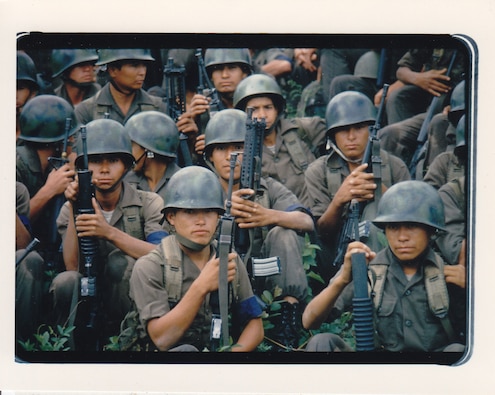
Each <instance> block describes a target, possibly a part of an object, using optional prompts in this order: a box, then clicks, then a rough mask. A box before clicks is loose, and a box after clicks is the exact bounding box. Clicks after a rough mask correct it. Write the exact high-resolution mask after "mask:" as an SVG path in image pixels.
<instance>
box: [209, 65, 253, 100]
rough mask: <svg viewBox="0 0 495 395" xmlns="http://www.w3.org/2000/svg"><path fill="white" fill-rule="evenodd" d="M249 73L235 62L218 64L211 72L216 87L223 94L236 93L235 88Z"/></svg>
mask: <svg viewBox="0 0 495 395" xmlns="http://www.w3.org/2000/svg"><path fill="white" fill-rule="evenodd" d="M246 77H247V74H246V73H244V71H242V69H241V68H240V67H239V66H238V65H237V64H235V63H226V64H222V65H217V66H215V68H214V69H213V72H212V73H211V80H212V82H213V85H214V86H215V89H216V90H217V91H218V92H220V93H223V94H226V93H231V94H234V91H235V88H237V85H239V82H241V81H242V80H243V79H244V78H246Z"/></svg>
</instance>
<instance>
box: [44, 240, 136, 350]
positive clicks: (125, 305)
mask: <svg viewBox="0 0 495 395" xmlns="http://www.w3.org/2000/svg"><path fill="white" fill-rule="evenodd" d="M135 262H136V260H135V259H134V258H131V257H129V256H128V255H124V254H123V253H122V252H121V251H120V250H114V251H112V252H111V253H110V254H109V256H108V259H107V260H106V263H105V267H104V270H103V274H102V276H101V278H97V280H96V281H97V285H96V291H97V295H98V296H97V299H96V300H97V301H98V302H97V303H98V307H99V310H98V318H97V319H98V322H100V323H101V325H102V328H101V329H102V330H101V333H102V334H103V335H104V336H114V335H118V334H119V332H120V323H121V321H122V320H123V319H124V317H125V315H126V314H127V312H128V311H129V310H130V308H131V299H130V297H129V279H130V277H131V273H132V268H133V267H134V263H135ZM82 277H83V275H82V274H80V273H79V272H77V271H65V272H62V273H60V274H58V275H57V277H55V278H54V280H53V281H52V284H51V285H50V292H51V293H52V294H53V310H54V319H55V324H57V325H62V326H71V325H75V324H76V323H79V325H84V324H85V323H84V321H81V319H82V320H84V319H85V318H84V317H79V318H78V320H77V321H76V313H77V308H78V303H80V301H81V297H80V293H81V278H82ZM88 301H89V300H88ZM106 340H107V339H104V341H106ZM76 343H77V342H76ZM74 345H75V343H74V341H72V344H71V347H74Z"/></svg>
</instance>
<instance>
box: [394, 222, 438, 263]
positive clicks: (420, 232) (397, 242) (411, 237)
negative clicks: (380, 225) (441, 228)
mask: <svg viewBox="0 0 495 395" xmlns="http://www.w3.org/2000/svg"><path fill="white" fill-rule="evenodd" d="M385 235H386V236H387V240H388V243H389V246H390V249H391V250H392V252H393V253H394V255H395V256H396V257H397V258H399V260H401V261H410V260H413V259H416V258H417V257H418V256H419V255H420V254H421V253H422V252H423V251H424V250H425V249H426V248H427V247H428V244H429V242H430V231H429V230H428V229H427V228H426V227H424V226H421V225H420V224H415V223H408V222H404V223H397V224H388V225H387V226H386V227H385Z"/></svg>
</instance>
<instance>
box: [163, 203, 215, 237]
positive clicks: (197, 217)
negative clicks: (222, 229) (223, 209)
mask: <svg viewBox="0 0 495 395" xmlns="http://www.w3.org/2000/svg"><path fill="white" fill-rule="evenodd" d="M218 218H219V214H218V212H217V211H216V210H210V209H180V210H177V211H176V212H175V213H174V212H170V213H168V214H167V220H168V222H169V223H170V225H172V226H173V227H174V228H175V231H176V232H177V234H179V235H181V236H183V237H185V238H186V239H188V240H191V241H193V242H195V243H198V244H203V245H207V244H209V243H210V241H211V239H212V238H213V236H214V235H215V230H216V229H217V224H218Z"/></svg>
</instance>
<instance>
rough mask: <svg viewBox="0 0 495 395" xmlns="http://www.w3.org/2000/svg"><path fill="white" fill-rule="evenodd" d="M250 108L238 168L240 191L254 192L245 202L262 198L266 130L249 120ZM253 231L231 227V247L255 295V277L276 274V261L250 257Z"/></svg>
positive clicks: (263, 125)
mask: <svg viewBox="0 0 495 395" xmlns="http://www.w3.org/2000/svg"><path fill="white" fill-rule="evenodd" d="M252 115H253V108H250V107H249V108H248V109H247V119H246V138H245V140H244V155H243V159H242V166H241V179H240V182H239V185H240V188H241V189H243V188H249V189H253V190H254V191H255V193H254V195H252V196H245V197H244V198H245V199H251V200H255V198H256V197H260V196H263V190H261V188H260V184H261V165H262V154H263V140H264V134H265V129H266V122H265V120H264V119H260V120H258V119H257V118H252ZM253 239H254V229H240V228H239V227H237V226H236V227H235V246H236V250H237V252H239V255H240V256H241V259H242V260H243V262H244V263H245V264H246V266H247V268H248V272H249V273H250V276H251V282H252V285H253V291H255V294H256V288H257V287H256V281H255V279H256V277H266V276H270V275H273V274H278V273H280V258H279V257H269V258H255V257H252V256H251V255H252V245H253Z"/></svg>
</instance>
